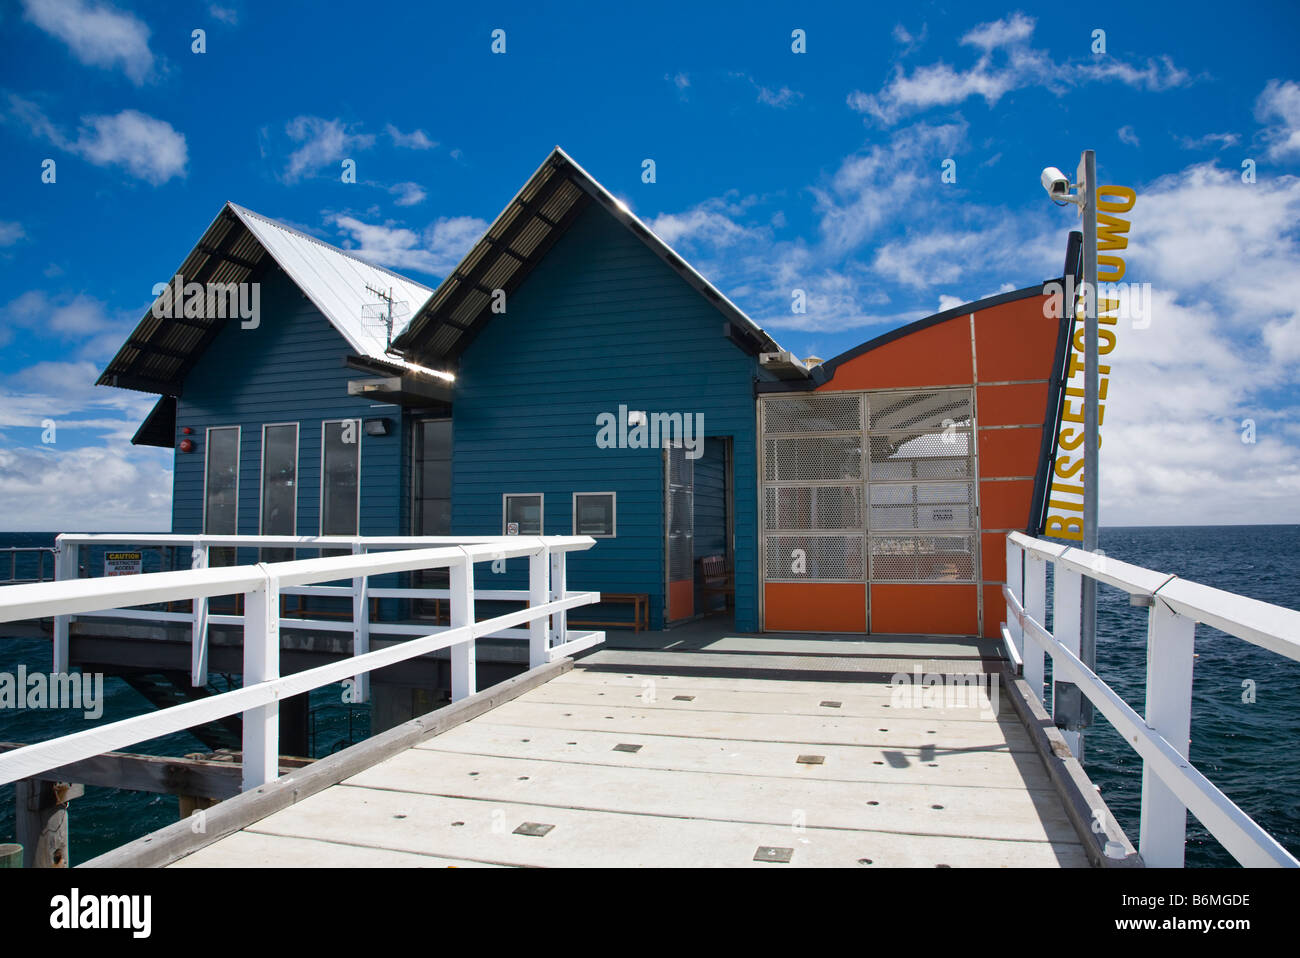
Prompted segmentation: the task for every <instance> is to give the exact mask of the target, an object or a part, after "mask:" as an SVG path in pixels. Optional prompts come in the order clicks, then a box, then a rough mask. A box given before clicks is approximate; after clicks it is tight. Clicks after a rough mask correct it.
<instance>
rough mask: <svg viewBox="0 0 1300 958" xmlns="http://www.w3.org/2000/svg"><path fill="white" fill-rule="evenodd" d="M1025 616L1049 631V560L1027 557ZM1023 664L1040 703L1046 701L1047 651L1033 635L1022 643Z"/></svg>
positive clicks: (1021, 655) (1025, 635)
mask: <svg viewBox="0 0 1300 958" xmlns="http://www.w3.org/2000/svg"><path fill="white" fill-rule="evenodd" d="M1024 606H1025V612H1026V613H1027V614H1028V615H1029V617H1030V618H1032V619H1033V620H1034V621H1035V622H1037V623H1038V624H1039V625H1041V626H1043V627H1044V628H1046V623H1047V560H1046V559H1044V558H1042V557H1041V556H1037V555H1034V554H1033V553H1029V554H1027V555H1025V600H1024ZM1020 644H1021V650H1020V660H1021V662H1022V663H1023V669H1024V675H1025V681H1026V682H1027V683H1028V684H1029V687H1030V688H1031V689H1033V690H1034V695H1036V696H1037V697H1038V701H1039V702H1042V701H1043V679H1044V676H1045V674H1046V670H1045V667H1044V662H1043V657H1044V653H1043V647H1042V646H1041V645H1039V643H1038V641H1037V640H1036V639H1035V638H1034V635H1033V633H1032V631H1031V632H1026V633H1024V634H1023V635H1022V636H1021V639H1020Z"/></svg>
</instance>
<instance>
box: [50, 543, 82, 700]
mask: <svg viewBox="0 0 1300 958" xmlns="http://www.w3.org/2000/svg"><path fill="white" fill-rule="evenodd" d="M60 539H62V536H60V537H59V539H55V542H56V544H57V548H58V550H59V551H58V555H57V556H56V557H55V559H54V578H55V579H56V580H57V581H60V582H61V581H63V580H64V579H75V578H77V576H78V574H79V566H78V549H77V546H76V545H75V544H70V543H67V542H61V541H60ZM71 622H72V616H70V615H56V616H55V617H54V662H53V664H52V665H51V669H52V670H53V671H54V672H55V673H56V674H58V675H66V674H67V673H68V663H69V659H68V627H69V625H70V624H71Z"/></svg>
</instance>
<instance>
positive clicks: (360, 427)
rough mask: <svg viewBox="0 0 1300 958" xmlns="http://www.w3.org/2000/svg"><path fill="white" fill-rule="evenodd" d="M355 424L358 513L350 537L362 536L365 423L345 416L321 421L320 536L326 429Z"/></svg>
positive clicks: (317, 526) (322, 527) (319, 528)
mask: <svg viewBox="0 0 1300 958" xmlns="http://www.w3.org/2000/svg"><path fill="white" fill-rule="evenodd" d="M344 422H354V423H356V424H357V511H356V522H355V523H354V528H355V529H356V531H355V532H352V533H348V534H349V535H353V536H357V535H360V534H361V465H362V463H361V437H362V435H363V434H364V433H365V428H364V425H363V421H362V419H361V417H359V416H344V417H343V418H341V419H322V420H321V421H320V498H319V499H318V500H317V506H318V508H317V510H316V511H317V512H318V513H319V515H318V516H317V522H316V528H317V529H318V530H319V533H320V535H322V536H323V535H325V427H326V426H330V425H333V424H335V423H344Z"/></svg>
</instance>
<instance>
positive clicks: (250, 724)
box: [243, 564, 280, 791]
mask: <svg viewBox="0 0 1300 958" xmlns="http://www.w3.org/2000/svg"><path fill="white" fill-rule="evenodd" d="M259 565H260V564H259ZM261 568H262V570H263V572H264V573H265V575H266V582H265V583H264V584H263V585H262V586H260V587H259V588H257V589H253V590H250V591H248V592H246V593H244V688H248V687H249V686H251V685H256V684H257V683H259V682H266V681H268V680H270V679H276V678H279V677H280V580H279V579H278V578H276V577H275V576H274V575H272V574H271V573H270V572H267V571H266V566H265V565H261ZM279 775H280V703H279V702H278V701H277V702H271V703H269V704H267V705H259V706H258V707H256V708H251V709H248V710H247V711H245V712H244V776H243V790H244V791H248V790H249V789H250V788H257V787H258V786H259V785H265V784H266V783H267V782H269V781H272V780H274V779H276V778H278V777H279Z"/></svg>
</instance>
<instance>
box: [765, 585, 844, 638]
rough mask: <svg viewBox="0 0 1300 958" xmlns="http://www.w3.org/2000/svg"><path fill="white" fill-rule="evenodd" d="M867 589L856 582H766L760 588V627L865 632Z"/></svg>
mask: <svg viewBox="0 0 1300 958" xmlns="http://www.w3.org/2000/svg"><path fill="white" fill-rule="evenodd" d="M866 590H867V587H866V586H865V585H862V584H860V583H857V582H768V583H766V584H764V586H763V628H764V629H766V630H767V631H769V632H866V631H867V591H866Z"/></svg>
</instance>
